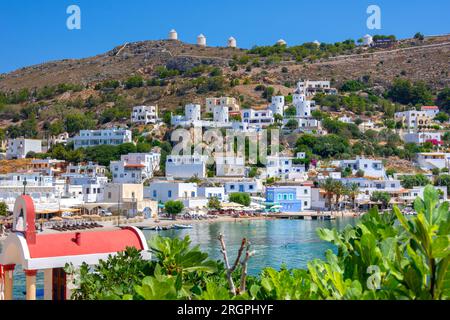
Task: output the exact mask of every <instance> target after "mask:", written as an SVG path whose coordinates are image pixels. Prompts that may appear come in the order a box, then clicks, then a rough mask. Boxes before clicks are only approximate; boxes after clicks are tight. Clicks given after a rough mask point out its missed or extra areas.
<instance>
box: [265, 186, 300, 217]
mask: <svg viewBox="0 0 450 320" xmlns="http://www.w3.org/2000/svg"><path fill="white" fill-rule="evenodd" d="M266 200H267V202H272V203H277V204H279V205H280V206H282V208H280V211H281V212H300V211H302V201H301V200H298V199H297V189H296V188H294V187H287V186H286V187H285V186H282V187H269V188H267V189H266Z"/></svg>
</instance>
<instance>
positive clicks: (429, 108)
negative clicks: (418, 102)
mask: <svg viewBox="0 0 450 320" xmlns="http://www.w3.org/2000/svg"><path fill="white" fill-rule="evenodd" d="M438 109H439V107H437V106H423V107H422V110H438Z"/></svg>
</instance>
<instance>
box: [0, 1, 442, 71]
mask: <svg viewBox="0 0 450 320" xmlns="http://www.w3.org/2000/svg"><path fill="white" fill-rule="evenodd" d="M72 4H76V5H78V6H79V7H80V8H81V24H82V25H81V27H82V28H81V30H68V29H67V27H66V20H67V18H68V16H69V15H68V14H67V13H66V9H67V7H68V6H69V5H72ZM371 4H376V5H378V6H379V7H380V8H381V14H382V16H381V21H382V22H381V23H382V29H381V30H368V29H367V26H366V20H367V18H368V15H367V14H366V9H367V7H368V6H369V5H371ZM449 12H450V1H448V0H427V1H424V0H422V1H419V0H408V1H407V0H395V1H393V0H371V1H366V0H321V1H311V0H308V1H304V0H277V1H273V0H272V1H269V0H222V1H218V0H216V1H214V0H190V1H188V0H184V1H181V0H170V1H169V0H167V1H158V0H127V1H124V0H68V1H67V0H39V1H35V0H2V1H1V2H0V73H3V72H9V71H12V70H15V69H17V68H20V67H24V66H28V65H33V64H38V63H42V62H47V61H51V60H58V59H64V58H83V57H87V56H92V55H96V54H99V53H103V52H105V51H107V50H110V49H112V48H113V47H115V46H117V45H120V44H123V43H125V42H131V41H139V40H154V39H162V38H165V37H166V36H167V33H168V31H169V30H170V29H172V28H175V29H176V30H177V31H178V33H179V37H180V40H182V41H185V42H191V43H194V42H195V39H196V36H197V35H198V34H200V33H204V34H205V35H206V37H207V39H208V45H212V46H219V45H220V46H223V45H225V44H226V40H227V38H228V37H229V36H231V35H232V36H234V37H235V38H236V39H237V41H238V46H240V47H243V48H250V47H252V46H253V45H256V44H258V45H267V44H273V43H274V42H275V41H277V40H278V39H280V38H283V39H285V40H286V41H287V42H288V44H290V45H293V44H301V43H303V42H307V41H314V40H319V41H320V42H336V41H341V40H345V39H349V38H351V39H357V38H359V37H361V36H362V35H364V34H366V33H369V34H377V33H378V34H395V35H397V37H399V38H406V37H410V36H412V35H413V34H414V33H415V32H417V31H420V32H422V33H424V34H426V35H431V34H442V33H450V17H449Z"/></svg>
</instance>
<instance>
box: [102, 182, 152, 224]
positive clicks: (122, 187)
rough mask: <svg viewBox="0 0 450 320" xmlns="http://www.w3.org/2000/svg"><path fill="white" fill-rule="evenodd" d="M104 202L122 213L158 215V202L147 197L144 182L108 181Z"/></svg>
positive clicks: (133, 215) (128, 214) (126, 214)
mask: <svg viewBox="0 0 450 320" xmlns="http://www.w3.org/2000/svg"><path fill="white" fill-rule="evenodd" d="M103 203H105V204H109V208H111V209H113V210H114V211H116V212H117V211H118V212H119V213H120V215H122V216H127V217H135V216H136V215H137V214H138V213H139V212H147V214H148V215H149V216H153V217H155V216H157V212H158V211H157V202H156V201H152V199H147V198H146V197H145V192H144V185H143V184H142V183H108V184H106V185H105V188H104V197H103Z"/></svg>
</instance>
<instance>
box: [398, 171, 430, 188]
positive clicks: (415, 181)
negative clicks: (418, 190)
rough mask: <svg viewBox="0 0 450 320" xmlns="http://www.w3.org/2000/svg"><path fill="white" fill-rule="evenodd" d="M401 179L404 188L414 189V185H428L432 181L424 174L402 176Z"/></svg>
mask: <svg viewBox="0 0 450 320" xmlns="http://www.w3.org/2000/svg"><path fill="white" fill-rule="evenodd" d="M400 181H401V184H402V187H403V188H406V189H412V188H414V187H420V186H426V185H428V184H429V183H430V180H428V178H427V177H425V176H424V175H423V174H416V175H409V176H401V177H400Z"/></svg>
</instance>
